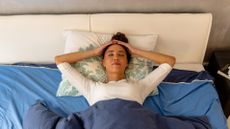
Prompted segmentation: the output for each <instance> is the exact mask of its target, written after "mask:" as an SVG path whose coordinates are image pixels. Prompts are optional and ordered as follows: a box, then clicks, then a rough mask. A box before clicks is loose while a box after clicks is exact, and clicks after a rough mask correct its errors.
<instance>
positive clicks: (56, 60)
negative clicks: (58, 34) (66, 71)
mask: <svg viewBox="0 0 230 129" xmlns="http://www.w3.org/2000/svg"><path fill="white" fill-rule="evenodd" d="M55 63H56V64H57V65H58V64H61V63H63V62H62V60H61V57H60V56H55Z"/></svg>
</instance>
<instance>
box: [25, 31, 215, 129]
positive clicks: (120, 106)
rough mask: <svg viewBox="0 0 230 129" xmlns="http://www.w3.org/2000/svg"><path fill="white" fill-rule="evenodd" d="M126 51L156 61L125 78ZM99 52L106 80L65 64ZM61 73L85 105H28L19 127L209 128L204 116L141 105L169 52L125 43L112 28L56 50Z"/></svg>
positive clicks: (163, 71) (166, 67) (167, 66)
mask: <svg viewBox="0 0 230 129" xmlns="http://www.w3.org/2000/svg"><path fill="white" fill-rule="evenodd" d="M129 53H130V54H131V55H133V56H140V57H144V58H148V59H150V60H152V61H154V62H156V63H159V64H160V65H159V67H158V68H156V69H155V70H154V71H152V72H151V73H150V74H149V75H147V76H146V77H145V78H143V79H141V80H139V81H129V80H126V79H125V74H124V73H125V69H126V68H127V67H128V60H129V58H130V55H129ZM101 54H103V57H104V58H103V61H102V65H103V66H104V68H105V71H106V73H107V77H108V82H106V83H101V82H94V81H92V80H90V79H87V78H85V77H84V76H82V75H81V74H80V73H79V72H78V71H76V70H75V69H74V68H72V67H71V65H70V64H69V63H74V62H77V61H80V60H82V59H85V58H89V57H92V56H99V55H101ZM55 60H56V63H57V66H58V68H59V69H60V71H61V72H62V74H64V75H65V76H66V77H67V78H68V80H69V81H70V83H72V84H73V85H74V86H77V87H76V88H77V89H78V90H79V91H80V92H81V93H82V94H83V95H84V97H85V98H86V99H87V101H88V102H89V104H90V105H91V106H90V107H89V108H88V109H87V110H85V111H83V112H79V113H73V114H71V115H69V117H68V118H63V117H60V116H58V115H57V114H55V113H54V112H52V111H50V110H49V109H48V108H46V107H45V105H44V104H43V103H40V102H38V103H37V104H35V105H33V106H32V107H31V108H30V109H29V111H28V112H27V114H26V117H25V119H24V123H23V128H24V129H40V128H42V129H53V128H56V129H210V128H211V127H210V125H209V124H208V120H207V118H206V117H199V118H194V117H191V118H185V117H165V116H161V115H159V114H157V113H154V112H152V111H149V110H148V109H146V108H144V107H143V106H142V104H143V102H144V100H145V98H146V97H147V96H148V95H149V94H150V92H152V91H153V90H154V89H155V88H156V87H157V85H159V83H160V82H161V81H162V80H163V79H164V78H165V77H166V76H167V74H168V73H169V72H170V70H171V69H172V67H173V66H174V64H175V58H174V57H172V56H168V55H164V54H160V53H156V52H150V51H144V50H140V49H137V48H134V47H132V46H131V45H130V44H128V39H127V38H126V37H125V35H124V34H122V33H120V32H118V33H117V34H115V35H114V36H113V37H112V39H111V41H109V42H108V43H105V44H104V45H102V46H101V47H99V48H96V49H94V50H89V51H85V52H74V53H69V54H64V55H60V56H56V58H55Z"/></svg>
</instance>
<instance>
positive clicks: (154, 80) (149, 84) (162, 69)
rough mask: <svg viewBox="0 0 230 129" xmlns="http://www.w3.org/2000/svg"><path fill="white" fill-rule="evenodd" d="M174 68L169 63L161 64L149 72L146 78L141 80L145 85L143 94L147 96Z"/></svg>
mask: <svg viewBox="0 0 230 129" xmlns="http://www.w3.org/2000/svg"><path fill="white" fill-rule="evenodd" d="M171 70H172V67H171V66H170V65H169V64H167V63H164V64H161V65H159V66H158V67H157V68H156V69H155V70H153V71H152V72H151V73H149V74H148V75H147V76H146V77H145V78H143V79H142V80H140V83H141V85H142V86H143V87H142V88H143V92H142V96H143V98H145V97H147V96H148V95H149V94H150V93H151V92H152V91H153V90H155V89H156V88H157V86H158V85H159V84H160V83H161V82H162V81H163V80H164V78H165V77H166V76H167V75H168V74H169V72H170V71H171Z"/></svg>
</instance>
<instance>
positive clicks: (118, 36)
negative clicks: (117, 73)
mask: <svg viewBox="0 0 230 129" xmlns="http://www.w3.org/2000/svg"><path fill="white" fill-rule="evenodd" d="M111 40H119V41H122V42H125V43H128V42H129V40H128V38H127V37H126V36H125V34H124V33H121V32H117V33H116V34H114V35H113V36H112V38H111ZM109 46H111V45H109ZM109 46H107V47H106V48H105V49H104V51H103V54H102V56H103V58H104V55H105V51H106V50H107V49H108V47H109ZM121 46H122V45H121ZM122 47H123V48H124V49H125V52H126V55H127V60H128V62H129V60H130V58H131V55H130V53H129V50H128V48H126V47H125V46H122Z"/></svg>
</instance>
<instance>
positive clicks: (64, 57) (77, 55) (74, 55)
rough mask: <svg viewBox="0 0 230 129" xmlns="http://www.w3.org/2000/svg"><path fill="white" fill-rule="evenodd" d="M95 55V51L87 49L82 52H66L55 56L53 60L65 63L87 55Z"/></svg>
mask: <svg viewBox="0 0 230 129" xmlns="http://www.w3.org/2000/svg"><path fill="white" fill-rule="evenodd" d="M93 56H96V53H95V51H94V50H89V51H83V52H73V53H68V54H63V55H58V56H56V57H55V62H56V64H57V65H58V64H61V63H63V62H67V63H74V62H77V61H80V60H83V59H86V58H89V57H93Z"/></svg>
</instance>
